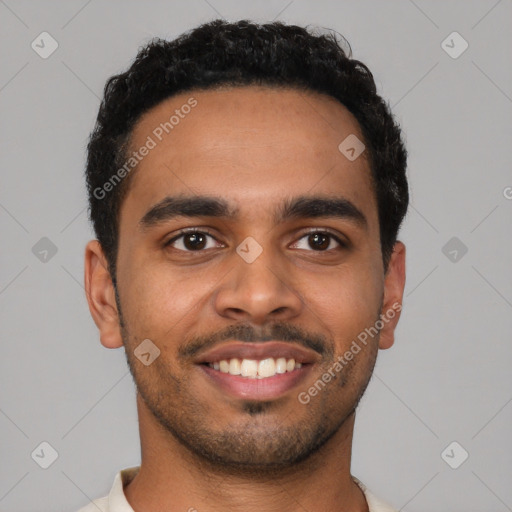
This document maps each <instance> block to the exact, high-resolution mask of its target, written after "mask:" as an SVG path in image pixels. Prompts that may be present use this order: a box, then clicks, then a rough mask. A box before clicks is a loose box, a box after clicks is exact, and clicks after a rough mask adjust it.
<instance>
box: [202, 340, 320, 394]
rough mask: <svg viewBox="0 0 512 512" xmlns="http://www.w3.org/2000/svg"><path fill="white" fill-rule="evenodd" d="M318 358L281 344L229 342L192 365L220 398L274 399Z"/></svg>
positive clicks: (287, 388)
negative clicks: (222, 396)
mask: <svg viewBox="0 0 512 512" xmlns="http://www.w3.org/2000/svg"><path fill="white" fill-rule="evenodd" d="M319 357H320V355H319V354H318V353H316V352H314V351H311V350H309V349H305V348H303V347H300V346H297V345H293V344H290V343H282V342H274V341H269V342H262V343H249V342H243V343H238V342H230V343H228V344H226V345H223V346H220V347H216V348H215V349H214V350H211V351H209V352H207V353H205V354H203V355H202V356H201V357H200V358H199V359H198V360H196V361H195V362H196V364H197V365H198V367H199V369H200V370H201V371H202V373H203V375H205V376H206V378H207V381H208V382H209V383H210V384H211V385H213V386H214V387H215V388H216V389H217V390H218V391H220V392H221V393H222V394H224V395H228V396H230V397H233V398H243V399H246V400H249V399H250V400H272V399H277V398H279V397H281V396H283V395H285V394H286V393H288V392H290V391H291V390H292V389H293V388H295V387H297V386H298V385H299V383H300V382H302V381H303V380H304V379H305V378H306V376H307V375H308V374H309V372H310V371H311V368H312V366H313V365H314V364H315V363H316V362H317V361H318V359H319Z"/></svg>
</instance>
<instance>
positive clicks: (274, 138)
mask: <svg viewBox="0 0 512 512" xmlns="http://www.w3.org/2000/svg"><path fill="white" fill-rule="evenodd" d="M190 97H193V98H195V99H196V100H197V106H195V107H194V109H193V110H192V111H191V112H190V113H189V114H188V115H187V116H184V118H183V119H180V122H179V124H177V125H176V126H175V127H174V128H173V130H172V131H171V132H170V133H169V134H165V136H164V137H163V138H162V141H160V142H158V144H157V146H156V147H155V148H154V149H152V150H151V151H150V152H149V154H148V155H147V156H145V157H144V159H142V161H141V162H140V163H139V164H138V166H137V169H136V171H134V173H135V174H133V176H130V180H131V182H130V188H129V192H128V194H127V196H126V199H125V200H124V202H123V204H122V206H121V211H120V227H119V229H120V238H119V251H118V259H117V282H118V299H119V302H118V303H116V297H115V293H114V288H113V286H112V280H111V278H110V275H109V273H108V271H107V262H106V260H105V257H104V255H103V253H102V251H101V246H100V245H99V243H98V242H97V241H91V242H89V244H88V245H87V248H86V252H85V285H86V291H87V299H88V302H89V307H90V311H91V314H92V316H93V318H94V321H95V323H96V325H97V326H98V328H99V331H100V338H101V343H102V344H103V345H104V346H105V347H108V348H118V347H122V346H123V345H124V347H125V350H126V356H127V360H128V363H129V365H130V369H131V371H132V374H133V375H134V379H135V382H136V384H137V388H138V393H137V407H138V414H139V428H140V437H141V448H142V464H141V470H140V472H139V473H138V475H137V476H136V477H135V478H134V480H133V481H132V482H131V483H130V484H129V485H128V486H126V487H125V494H126V496H127V499H128V501H129V502H130V504H131V506H132V507H133V509H134V510H135V512H143V511H146V510H152V511H155V512H157V511H162V512H163V511H164V510H165V511H167V512H169V511H175V510H176V511H178V510H180V511H182V510H188V509H189V508H190V507H194V508H195V509H197V510H198V511H202V510H208V511H212V512H213V511H220V510H232V511H242V510H243V511H245V512H251V511H253V510H254V511H256V510H258V511H273V510H280V511H281V512H287V511H295V510H298V509H301V507H304V509H306V510H315V511H318V512H322V511H333V510H351V511H366V510H368V509H367V504H366V500H365V499H364V496H363V494H362V492H361V491H360V490H359V488H358V487H357V485H356V484H355V483H354V482H353V481H352V479H351V476H350V459H351V445H352V436H353V427H354V419H355V412H354V411H355V407H356V405H357V403H358V401H359V399H360V397H361V396H362V394H363V393H364V390H365V388H366V386H367V384H368V381H369V379H370V376H371V373H372V370H373V367H374V364H375V359H376V356H377V352H378V349H379V348H380V349H387V348H389V347H390V346H391V345H392V344H393V341H394V329H395V327H396V324H397V322H398V319H399V316H400V314H399V312H397V314H396V315H395V316H394V318H393V319H391V320H389V321H388V322H386V323H385V324H384V326H383V327H382V329H381V330H380V333H379V334H378V335H377V336H375V337H373V338H371V339H370V340H369V341H368V344H367V345H366V346H363V347H362V350H361V351H360V352H358V353H357V354H356V355H354V357H353V359H352V360H351V361H349V362H348V363H347V365H346V366H345V367H344V368H343V370H342V371H341V372H336V374H335V378H333V379H332V380H331V382H329V383H328V384H327V385H326V386H325V387H324V388H323V389H322V390H321V391H320V392H319V393H318V395H317V396H315V397H312V398H311V401H310V402H309V403H308V404H302V403H300V402H299V401H298V399H297V395H298V393H299V392H301V391H307V389H308V388H309V387H311V386H312V385H313V384H314V383H315V382H316V381H317V380H318V379H319V378H320V377H321V376H322V374H324V373H325V372H326V371H328V370H329V368H331V367H332V365H333V363H334V362H335V360H336V359H337V358H338V356H341V355H343V354H344V353H345V352H346V351H347V350H348V349H349V347H350V345H351V343H352V341H353V340H354V339H355V338H356V337H357V336H358V334H359V333H361V332H362V331H364V329H365V328H367V327H370V326H373V325H374V324H375V321H376V320H377V319H378V318H379V314H384V313H385V312H386V311H388V310H389V309H391V308H392V306H393V305H395V306H396V304H401V301H402V296H403V289H404V285H405V247H404V245H403V244H402V243H401V242H397V243H396V244H395V249H394V252H393V255H392V257H391V261H390V263H389V266H388V269H387V272H386V273H385V272H384V267H383V262H382V255H381V248H380V238H379V221H378V214H377V203H376V198H375V193H374V190H373V186H372V182H371V174H370V169H369V167H368V162H367V160H366V158H365V157H366V154H365V153H363V155H361V156H360V157H359V158H357V159H356V160H355V161H353V162H351V161H349V160H348V159H347V158H346V157H345V156H344V155H343V154H342V153H340V151H339V150H338V145H339V144H340V142H341V141H342V140H344V139H345V138H346V137H347V136H348V135H350V134H355V135H356V136H357V137H358V138H359V139H360V140H363V136H362V135H361V131H360V128H359V125H358V123H357V121H356V119H355V118H354V117H353V116H352V114H350V113H349V112H348V110H347V109H346V108H345V107H344V106H343V105H341V104H340V103H339V102H337V101H336V100H334V99H332V98H330V97H328V96H324V95H319V94H315V93H312V92H304V91H297V90H293V89H271V88H264V87H253V86H251V87H237V88H221V89H219V90H215V91H188V92H186V93H183V94H180V95H177V96H174V97H172V98H170V99H168V100H165V101H164V102H162V103H160V104H159V105H157V106H156V107H154V108H153V109H152V110H150V111H149V112H147V113H146V114H145V115H144V116H143V117H142V118H141V119H140V120H139V122H138V123H137V124H136V126H135V129H134V132H133V137H132V141H131V142H132V148H134V149H136V148H139V147H140V146H142V145H143V144H144V143H145V141H146V140H147V137H148V135H149V136H151V134H152V132H153V130H154V129H155V127H157V126H158V125H159V124H160V123H161V122H164V121H166V120H168V119H169V117H170V115H172V113H173V112H174V111H175V109H179V108H180V107H181V106H182V105H183V104H184V103H186V102H187V100H188V99H189V98H190ZM178 194H182V195H187V196H197V195H208V196H217V197H221V198H223V199H225V200H227V201H228V202H229V204H230V205H232V206H233V207H238V209H239V213H238V217H237V218H212V217H206V216H202V217H198V218H188V217H177V218H174V219H170V220H167V221H165V222H161V223H158V224H157V225H155V226H152V227H150V228H147V229H144V228H142V227H141V226H140V222H139V221H140V219H141V218H142V217H143V216H144V214H145V213H146V212H147V211H148V210H149V209H150V208H151V207H153V206H154V205H155V204H157V203H158V202H159V201H161V200H162V199H163V198H165V197H166V196H168V195H173V196H175V195H178ZM301 195H315V196H323V197H343V198H345V199H348V200H349V201H350V202H352V203H353V204H354V205H355V206H356V207H357V208H358V209H359V210H360V211H361V212H362V213H363V214H364V216H365V217H366V226H363V225H361V224H358V223H356V222H354V221H353V220H351V219H348V218H347V219H340V218H334V217H332V218H331V217H329V218H298V219H289V220H286V221H284V222H280V223H277V224H276V223H275V222H274V217H273V212H274V210H275V208H276V207H277V206H278V205H280V204H281V202H282V201H283V199H285V198H288V199H292V198H294V197H297V196H301ZM190 227H196V228H197V229H198V230H201V229H204V228H207V229H208V231H209V232H210V233H211V234H212V236H213V238H212V237H209V236H206V238H205V239H204V244H203V245H202V246H201V247H205V248H204V249H202V252H198V251H197V250H196V251H193V250H191V249H190V247H192V248H193V247H194V246H193V245H192V244H190V243H188V244H187V243H186V242H187V237H185V238H180V239H178V240H176V241H175V242H174V244H173V245H172V246H167V247H165V246H164V244H165V243H166V242H168V241H169V240H171V239H173V238H174V237H176V236H178V234H179V233H178V232H179V230H180V229H182V228H190ZM313 228H314V229H316V230H319V231H322V230H323V231H324V232H325V230H328V231H329V232H330V233H332V234H334V235H335V236H338V237H339V238H340V239H341V240H342V241H344V242H346V243H347V245H346V247H342V246H340V245H339V244H338V243H337V242H336V240H335V239H333V238H328V239H327V242H326V243H325V245H324V246H322V247H327V250H326V249H325V248H324V249H323V250H319V249H318V248H317V245H315V243H314V241H313V243H311V237H308V232H307V231H308V230H311V229H313ZM247 237H252V238H254V239H255V240H256V241H257V242H258V243H259V245H260V246H261V247H262V249H263V251H262V253H261V254H260V256H259V257H258V258H257V259H256V260H255V261H253V262H252V263H247V262H246V261H244V260H243V259H242V258H241V257H240V255H239V254H238V253H237V252H236V248H237V246H239V245H240V244H241V243H242V242H243V241H244V240H245V239H246V238H247ZM188 242H190V237H189V240H188ZM187 248H188V249H189V250H188V252H187V251H186V249H187ZM118 306H120V307H121V312H119V308H118ZM276 326H277V327H280V328H281V329H282V332H285V333H288V334H289V335H290V336H292V337H293V336H296V338H294V339H297V342H298V343H299V344H302V345H304V344H307V343H308V341H310V340H315V341H316V342H317V346H318V347H319V348H318V352H317V358H316V362H315V364H314V366H313V367H312V368H311V371H310V372H309V374H308V376H307V379H306V381H305V382H301V383H300V386H297V387H296V388H294V389H293V390H290V391H289V392H286V393H285V394H284V395H282V396H279V397H278V398H277V399H275V400H270V401H257V400H256V401H248V400H243V399H233V398H230V397H229V396H227V395H226V394H225V393H223V392H222V391H221V390H220V389H219V388H218V387H217V386H215V385H213V384H211V383H210V381H209V379H208V378H207V377H205V375H204V372H203V371H202V370H201V369H200V367H198V365H196V364H194V362H193V356H192V355H186V354H187V352H186V351H185V350H184V349H185V348H187V347H196V349H197V350H200V347H201V346H203V344H205V343H216V342H217V341H219V342H220V341H222V342H223V343H225V342H226V341H227V340H235V339H237V334H242V333H244V334H245V335H248V336H250V339H251V340H252V341H261V342H264V340H265V339H266V340H268V339H269V338H268V337H267V338H264V336H266V335H268V336H271V335H272V332H276V331H273V330H272V329H273V327H276ZM237 329H239V330H237ZM144 339H150V340H151V341H152V342H153V343H154V344H155V345H156V346H157V347H158V348H159V350H160V356H159V357H158V358H157V359H155V361H154V362H153V363H152V364H150V365H149V366H145V365H144V364H142V363H141V362H140V361H139V360H138V359H137V358H136V357H135V355H134V350H135V348H136V347H137V346H138V345H139V344H140V343H141V342H142V340H144ZM238 339H242V340H243V339H246V338H238ZM272 339H277V340H279V338H276V337H274V338H272ZM197 353H198V352H195V355H197ZM299 504H300V506H299Z"/></svg>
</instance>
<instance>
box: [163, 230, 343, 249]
mask: <svg viewBox="0 0 512 512" xmlns="http://www.w3.org/2000/svg"><path fill="white" fill-rule="evenodd" d="M315 233H320V234H323V235H327V236H329V237H330V238H332V239H334V240H335V241H336V242H337V243H338V244H339V246H340V247H338V248H337V249H346V248H347V247H348V244H347V243H346V242H343V241H342V240H341V239H340V238H339V237H338V236H336V235H335V234H333V233H331V232H330V231H328V230H325V229H312V230H310V231H307V232H306V233H303V235H302V236H301V237H300V238H299V239H298V240H302V239H303V238H305V237H307V236H310V235H314V234H315ZM190 234H203V235H208V236H211V237H212V238H213V239H214V240H215V241H217V242H218V240H217V239H216V238H215V236H214V235H213V234H212V233H211V232H210V231H208V230H207V229H206V228H203V229H197V228H189V229H182V230H181V231H179V234H178V235H176V236H175V237H173V238H171V239H170V240H168V241H167V242H165V244H164V247H169V246H171V244H172V243H174V242H176V241H177V240H179V239H180V238H183V237H184V236H185V235H190ZM176 250H177V251H181V252H187V253H201V252H204V251H205V250H206V249H199V250H197V251H189V250H183V249H176ZM311 250H312V251H313V252H319V253H329V252H330V251H333V250H336V249H325V250H322V251H314V250H313V249H311Z"/></svg>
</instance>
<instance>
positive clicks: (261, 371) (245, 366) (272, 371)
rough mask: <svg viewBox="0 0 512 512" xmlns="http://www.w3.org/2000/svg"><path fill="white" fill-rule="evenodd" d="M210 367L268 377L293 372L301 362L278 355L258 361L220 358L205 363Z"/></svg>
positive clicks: (244, 374) (223, 371) (220, 370)
mask: <svg viewBox="0 0 512 512" xmlns="http://www.w3.org/2000/svg"><path fill="white" fill-rule="evenodd" d="M205 364H207V365H208V366H209V367H210V368H213V369H214V370H217V371H219V372H221V373H229V375H240V376H242V377H246V378H248V379H268V378H270V377H274V375H282V374H283V373H286V372H293V371H294V370H296V369H299V368H302V363H298V362H296V361H295V359H293V358H291V359H286V358H285V357H279V358H277V359H275V358H273V357H268V358H267V359H262V360H260V361H258V360H257V359H242V360H240V359H238V358H232V359H229V360H227V359H222V360H221V361H216V362H215V363H205Z"/></svg>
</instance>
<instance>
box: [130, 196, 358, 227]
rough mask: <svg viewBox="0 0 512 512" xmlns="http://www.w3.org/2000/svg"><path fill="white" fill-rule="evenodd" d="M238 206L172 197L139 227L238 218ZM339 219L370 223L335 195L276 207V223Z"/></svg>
mask: <svg viewBox="0 0 512 512" xmlns="http://www.w3.org/2000/svg"><path fill="white" fill-rule="evenodd" d="M238 214H239V209H238V208H237V207H233V206H230V205H229V203H228V202H227V201H226V200H225V199H223V198H221V197H211V196H168V197H166V198H164V199H162V200H161V201H159V202H158V203H157V204H155V205H154V206H152V207H151V208H150V209H149V210H148V211H147V212H146V213H145V214H144V216H143V217H142V218H141V219H140V221H139V226H140V228H141V229H143V230H146V229H149V228H152V227H154V226H157V225H159V224H162V223H164V222H167V221H169V220H172V219H174V218H176V217H191V218H196V217H215V218H225V219H233V220H234V219H236V218H237V217H238ZM306 218H336V219H342V220H348V221H351V222H353V223H354V224H356V225H358V226H359V227H361V228H365V229H366V228H367V226H368V221H367V219H366V217H365V215H364V214H363V212H362V211H361V210H360V209H359V208H357V206H355V205H354V204H353V203H352V202H351V201H349V200H348V199H345V198H343V197H339V196H335V197H330V196H304V195H303V196H299V197H294V198H291V199H290V198H286V199H284V200H283V202H282V203H281V204H280V205H279V206H278V207H277V208H276V210H275V212H274V216H273V220H274V222H275V223H276V224H279V223H282V222H284V221H287V220H291V219H306Z"/></svg>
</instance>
